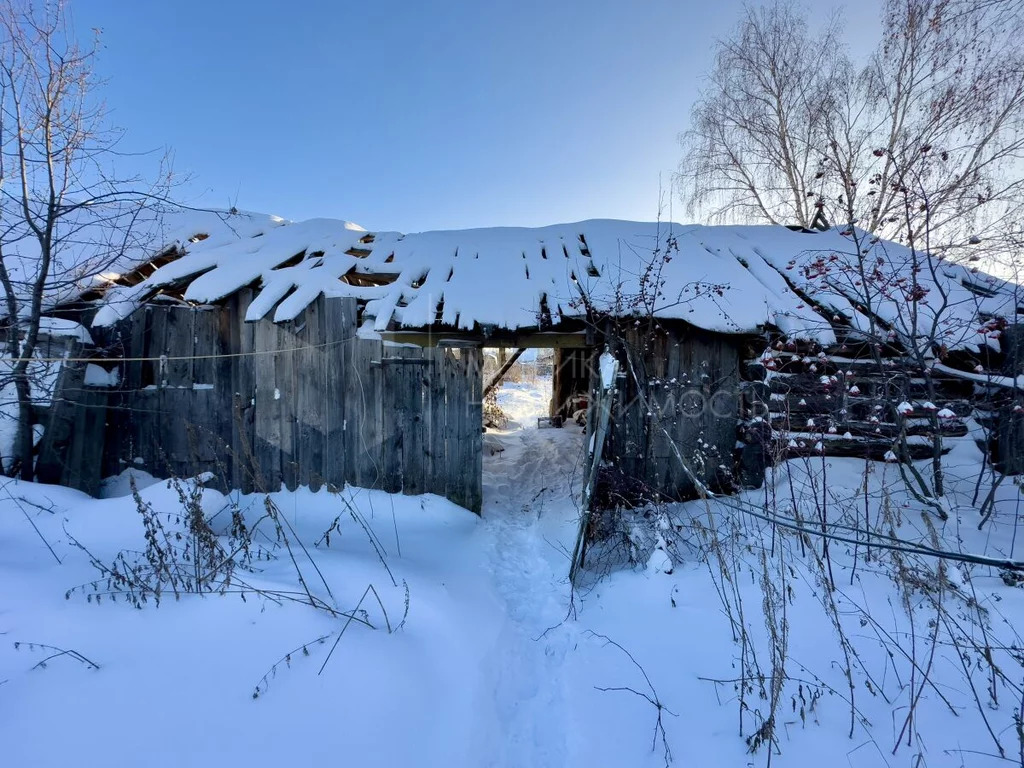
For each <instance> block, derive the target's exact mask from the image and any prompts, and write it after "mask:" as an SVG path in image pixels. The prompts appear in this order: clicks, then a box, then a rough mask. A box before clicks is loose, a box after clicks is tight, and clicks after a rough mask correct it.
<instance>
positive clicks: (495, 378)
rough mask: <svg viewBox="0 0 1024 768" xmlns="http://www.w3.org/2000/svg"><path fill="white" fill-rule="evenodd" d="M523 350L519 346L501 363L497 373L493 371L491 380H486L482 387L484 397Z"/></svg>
mask: <svg viewBox="0 0 1024 768" xmlns="http://www.w3.org/2000/svg"><path fill="white" fill-rule="evenodd" d="M525 351H526V349H525V348H522V347H520V348H519V349H517V350H516V351H515V352H513V353H512V357H510V358H508V359H507V360H506V361H505V362H504V363H503V364H502V366H501V367H500V368H499V369H498V371H497V373H495V374H494V376H493V377H492V378H491V380H490V381H488V382H487V386H485V387H484V393H483V396H484V397H487V395H489V394H490V392H491V390H492V389H494V388H495V387H496V386H498V384H499V383H500V382H501V380H502V379H503V378H504V377H505V374H506V373H508V372H509V370H510V369H511V368H512V366H513V365H515V364H516V361H517V360H518V359H519V358H520V356H521V355H522V354H523V352H525ZM502 352H504V349H502Z"/></svg>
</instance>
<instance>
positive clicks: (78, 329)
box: [39, 317, 93, 345]
mask: <svg viewBox="0 0 1024 768" xmlns="http://www.w3.org/2000/svg"><path fill="white" fill-rule="evenodd" d="M39 335H40V336H51V337H53V338H61V337H63V338H69V339H74V340H75V341H79V342H81V343H82V344H89V345H91V344H92V343H93V341H92V334H91V333H89V329H88V328H86V327H85V326H84V325H82V324H81V323H76V322H75V321H74V320H68V319H67V318H63V317H40V318H39Z"/></svg>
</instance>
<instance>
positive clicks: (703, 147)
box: [679, 3, 843, 227]
mask: <svg viewBox="0 0 1024 768" xmlns="http://www.w3.org/2000/svg"><path fill="white" fill-rule="evenodd" d="M842 65H843V58H842V56H841V54H840V45H839V39H838V28H837V26H836V25H835V24H830V25H829V26H827V27H826V28H825V29H824V30H822V31H821V32H820V33H812V32H811V31H810V30H809V29H808V26H807V24H806V22H805V21H804V20H803V18H802V17H801V15H800V14H799V13H798V12H797V10H796V8H795V7H794V6H792V5H790V4H786V3H776V4H775V5H771V6H765V7H760V8H753V7H749V6H748V7H747V8H746V9H745V10H744V12H743V16H742V18H741V20H740V23H739V26H738V27H737V28H736V31H735V33H734V34H733V36H732V37H730V38H727V39H725V40H722V41H720V42H719V44H718V52H717V55H716V57H715V65H714V68H713V70H712V72H711V74H710V77H709V80H710V82H709V84H708V87H707V88H706V89H705V91H704V93H703V95H702V97H701V98H700V99H699V100H698V101H697V103H696V105H695V106H694V108H693V113H692V120H691V127H690V130H689V131H688V132H687V133H685V134H684V135H683V137H682V140H683V145H684V148H685V156H684V158H683V162H682V164H681V166H680V176H679V178H680V182H681V184H682V189H683V191H684V195H685V197H686V198H687V202H688V203H689V205H690V208H691V211H694V210H700V211H702V212H706V213H707V214H708V215H709V216H710V217H712V218H716V219H721V218H736V219H740V220H748V221H767V222H771V223H776V224H778V223H781V224H800V225H802V226H808V227H809V226H810V225H811V224H812V222H813V221H814V218H815V214H816V213H817V209H816V208H815V203H816V202H817V200H818V197H819V195H818V194H816V193H817V191H820V189H821V186H822V185H821V181H820V180H821V178H822V168H821V165H822V162H823V160H824V156H823V154H822V152H821V137H822V135H823V133H824V131H825V124H826V120H827V119H828V112H827V109H826V107H827V105H828V93H829V90H830V88H831V83H832V81H833V79H834V77H835V76H836V74H837V72H838V70H839V69H840V68H841V67H842Z"/></svg>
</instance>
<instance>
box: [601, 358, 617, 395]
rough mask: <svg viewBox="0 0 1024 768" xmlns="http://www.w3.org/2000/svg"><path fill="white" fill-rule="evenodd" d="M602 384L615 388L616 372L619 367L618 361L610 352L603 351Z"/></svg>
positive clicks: (608, 387)
mask: <svg viewBox="0 0 1024 768" xmlns="http://www.w3.org/2000/svg"><path fill="white" fill-rule="evenodd" d="M600 367H601V386H602V387H604V388H605V389H614V387H615V374H616V373H617V371H618V369H619V364H618V361H617V360H616V359H615V358H614V357H613V356H612V355H611V354H610V353H608V352H602V353H601V358H600Z"/></svg>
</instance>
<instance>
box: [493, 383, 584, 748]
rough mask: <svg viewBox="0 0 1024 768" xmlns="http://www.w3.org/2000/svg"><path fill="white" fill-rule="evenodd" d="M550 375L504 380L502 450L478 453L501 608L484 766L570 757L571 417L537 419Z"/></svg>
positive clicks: (576, 442)
mask: <svg viewBox="0 0 1024 768" xmlns="http://www.w3.org/2000/svg"><path fill="white" fill-rule="evenodd" d="M545 392H550V382H549V381H545V380H540V381H539V382H538V383H537V385H536V388H535V389H534V388H532V387H530V386H529V385H506V386H505V387H504V388H503V391H502V392H501V394H500V402H501V404H502V406H503V407H504V408H505V409H506V411H507V412H509V413H510V415H511V416H512V421H511V422H510V424H509V427H508V429H506V430H501V431H497V432H493V433H491V434H492V437H491V442H496V443H498V444H499V445H500V447H502V448H504V450H503V451H501V452H497V453H495V454H493V455H485V457H484V478H483V480H484V507H483V519H484V522H485V524H486V525H487V531H488V540H489V545H490V549H491V551H490V553H489V555H490V556H489V561H490V563H491V571H492V577H493V584H494V589H495V592H496V593H497V594H498V596H499V597H500V599H501V600H502V601H503V602H504V604H505V608H506V618H505V620H504V622H503V625H502V628H501V630H500V632H499V634H498V636H497V639H496V641H495V646H494V648H493V649H492V651H491V653H490V658H492V659H493V660H494V664H493V667H492V668H491V669H489V670H486V671H485V672H484V675H483V676H482V686H483V691H482V694H483V696H484V697H485V700H489V701H490V702H491V703H492V706H493V708H494V711H493V715H494V717H492V718H488V720H489V721H490V722H492V723H494V724H495V728H496V729H497V730H498V732H497V733H483V734H480V737H481V738H482V739H486V744H481V745H480V746H481V748H482V752H481V754H485V755H486V757H487V760H488V764H489V765H492V766H509V767H511V766H554V765H565V764H568V763H569V762H571V761H570V755H569V751H570V749H569V745H568V744H567V742H566V734H567V732H568V728H569V724H568V722H567V718H566V713H567V707H566V690H565V683H564V675H563V674H562V671H561V667H562V664H563V662H564V660H565V656H566V653H567V651H568V649H569V648H570V647H571V646H572V645H573V643H574V637H573V634H574V629H573V627H572V626H571V625H570V624H567V623H563V620H564V619H565V617H566V611H567V608H568V604H569V584H568V570H569V566H568V555H567V550H568V549H569V548H570V547H571V546H572V542H573V539H574V537H575V534H576V520H577V515H578V512H577V509H576V506H575V504H574V499H575V498H576V497H577V496H578V482H577V476H578V474H579V473H578V465H579V460H580V451H581V449H582V446H583V439H582V434H581V430H580V428H579V427H577V426H575V425H572V426H567V427H565V428H563V429H538V428H537V427H536V423H537V422H536V416H538V415H543V412H545V411H546V410H547V407H546V406H547V403H546V401H544V398H543V395H544V393H545Z"/></svg>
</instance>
